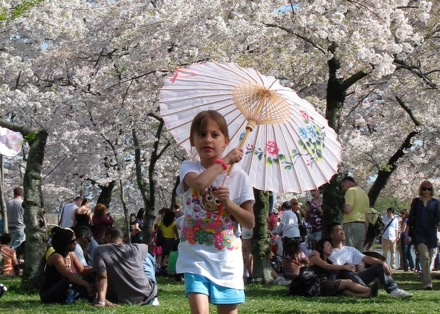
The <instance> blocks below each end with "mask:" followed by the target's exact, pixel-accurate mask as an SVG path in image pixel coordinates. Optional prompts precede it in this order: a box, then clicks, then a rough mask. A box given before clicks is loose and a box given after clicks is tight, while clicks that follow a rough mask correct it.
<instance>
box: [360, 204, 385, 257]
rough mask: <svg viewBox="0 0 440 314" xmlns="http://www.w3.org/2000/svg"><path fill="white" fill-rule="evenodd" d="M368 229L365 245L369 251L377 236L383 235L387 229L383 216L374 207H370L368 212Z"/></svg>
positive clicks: (365, 248) (365, 249)
mask: <svg viewBox="0 0 440 314" xmlns="http://www.w3.org/2000/svg"><path fill="white" fill-rule="evenodd" d="M367 215H368V220H369V225H368V231H367V235H366V238H365V247H364V251H368V250H370V249H371V247H372V246H373V244H374V242H375V240H376V238H377V237H380V236H382V233H383V232H384V230H385V224H384V222H383V220H382V216H381V215H380V214H379V213H378V212H377V210H375V209H374V208H370V211H369V212H368V214H367Z"/></svg>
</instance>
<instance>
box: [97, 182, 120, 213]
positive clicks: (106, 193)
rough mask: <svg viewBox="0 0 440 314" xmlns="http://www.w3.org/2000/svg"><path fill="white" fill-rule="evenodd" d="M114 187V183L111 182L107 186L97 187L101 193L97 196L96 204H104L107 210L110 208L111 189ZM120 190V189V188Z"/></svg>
mask: <svg viewBox="0 0 440 314" xmlns="http://www.w3.org/2000/svg"><path fill="white" fill-rule="evenodd" d="M115 186H116V181H111V182H109V184H108V185H107V186H102V185H99V188H100V189H101V193H100V194H99V197H98V200H97V201H96V202H97V203H101V204H104V205H105V206H107V207H108V208H110V202H111V200H112V193H113V189H114V188H115ZM121 188H122V187H121Z"/></svg>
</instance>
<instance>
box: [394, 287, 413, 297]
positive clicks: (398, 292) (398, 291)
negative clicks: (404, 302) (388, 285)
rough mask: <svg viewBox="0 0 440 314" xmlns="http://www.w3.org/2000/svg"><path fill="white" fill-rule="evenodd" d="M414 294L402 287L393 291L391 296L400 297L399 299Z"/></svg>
mask: <svg viewBox="0 0 440 314" xmlns="http://www.w3.org/2000/svg"><path fill="white" fill-rule="evenodd" d="M412 296H413V295H412V294H411V293H409V292H407V291H405V290H402V289H395V290H393V291H391V293H390V297H392V298H398V299H406V298H411V297H412Z"/></svg>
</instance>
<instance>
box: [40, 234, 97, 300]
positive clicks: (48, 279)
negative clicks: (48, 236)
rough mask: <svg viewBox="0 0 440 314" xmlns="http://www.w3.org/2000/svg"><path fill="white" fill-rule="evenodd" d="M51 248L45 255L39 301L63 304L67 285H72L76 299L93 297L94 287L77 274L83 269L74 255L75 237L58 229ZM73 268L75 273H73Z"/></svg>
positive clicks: (90, 298)
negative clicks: (76, 294) (76, 295)
mask: <svg viewBox="0 0 440 314" xmlns="http://www.w3.org/2000/svg"><path fill="white" fill-rule="evenodd" d="M51 244H52V247H50V248H49V249H48V251H47V253H46V255H45V257H44V258H45V261H46V265H45V266H44V274H43V285H42V287H41V289H40V299H41V301H43V302H45V303H64V302H65V301H66V299H67V289H68V287H69V284H72V285H73V288H74V290H75V291H76V292H77V293H78V297H83V298H87V299H88V300H89V301H91V300H93V298H94V297H95V288H94V286H93V285H92V284H91V283H90V282H88V281H87V280H84V279H83V278H82V277H81V276H80V275H79V274H81V273H82V272H83V271H84V267H83V266H82V265H81V263H80V262H79V261H78V259H77V257H76V255H75V253H73V251H74V250H75V245H76V237H75V234H74V233H73V231H72V230H71V229H63V228H58V229H56V231H55V232H54V234H53V236H52V242H51ZM73 267H75V269H76V271H77V273H73V272H72V269H73Z"/></svg>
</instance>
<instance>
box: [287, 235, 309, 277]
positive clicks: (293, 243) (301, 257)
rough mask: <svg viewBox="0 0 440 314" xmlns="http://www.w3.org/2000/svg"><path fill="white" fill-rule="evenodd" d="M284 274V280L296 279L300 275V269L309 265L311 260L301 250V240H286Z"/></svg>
mask: <svg viewBox="0 0 440 314" xmlns="http://www.w3.org/2000/svg"><path fill="white" fill-rule="evenodd" d="M283 247H284V249H283V258H282V263H283V273H284V278H286V279H294V278H296V277H297V276H298V275H299V268H300V267H301V266H304V265H308V264H309V259H308V258H307V256H306V255H305V254H304V252H303V251H301V249H300V248H299V240H298V239H294V238H285V239H284V245H283Z"/></svg>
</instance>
